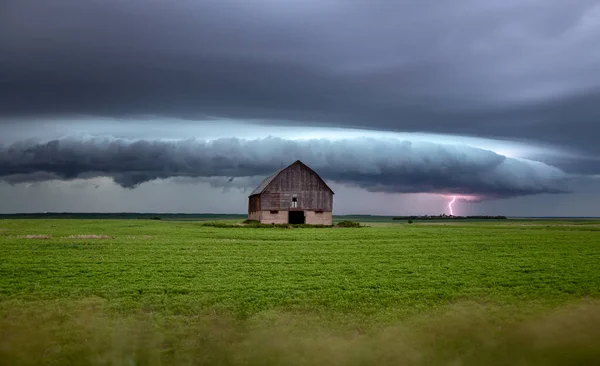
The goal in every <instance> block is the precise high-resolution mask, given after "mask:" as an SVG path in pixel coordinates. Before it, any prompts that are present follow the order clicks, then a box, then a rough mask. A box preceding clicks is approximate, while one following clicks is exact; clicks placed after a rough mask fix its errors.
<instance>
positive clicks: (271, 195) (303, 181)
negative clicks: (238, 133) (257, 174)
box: [248, 160, 333, 225]
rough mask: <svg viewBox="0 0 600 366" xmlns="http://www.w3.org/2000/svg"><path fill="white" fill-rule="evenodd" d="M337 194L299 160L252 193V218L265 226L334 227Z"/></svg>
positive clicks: (272, 176) (250, 203) (249, 205)
mask: <svg viewBox="0 0 600 366" xmlns="http://www.w3.org/2000/svg"><path fill="white" fill-rule="evenodd" d="M332 210H333V191H332V190H331V188H329V186H328V185H327V184H325V182H324V181H323V179H321V177H319V175H318V174H317V173H315V172H314V171H313V170H312V169H311V168H309V167H308V166H306V165H304V164H303V163H302V162H301V161H299V160H298V161H296V162H295V163H293V164H292V165H290V166H288V167H286V168H282V169H279V170H277V171H276V172H275V173H273V174H271V175H270V176H269V177H267V178H266V179H265V180H263V181H262V183H261V184H260V185H259V186H258V187H257V188H256V189H255V190H254V191H253V192H252V193H251V194H250V197H249V202H248V219H250V220H256V221H260V222H261V223H263V224H309V225H331V224H332Z"/></svg>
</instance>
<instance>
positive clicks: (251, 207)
mask: <svg viewBox="0 0 600 366" xmlns="http://www.w3.org/2000/svg"><path fill="white" fill-rule="evenodd" d="M258 211H260V196H259V195H254V196H250V199H249V200H248V213H252V212H258Z"/></svg>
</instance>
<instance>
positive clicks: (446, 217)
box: [392, 214, 507, 224]
mask: <svg viewBox="0 0 600 366" xmlns="http://www.w3.org/2000/svg"><path fill="white" fill-rule="evenodd" d="M506 219H507V217H506V216H451V215H446V214H441V215H437V216H434V215H423V216H395V217H393V218H392V220H409V224H410V223H412V221H413V220H421V221H426V220H506Z"/></svg>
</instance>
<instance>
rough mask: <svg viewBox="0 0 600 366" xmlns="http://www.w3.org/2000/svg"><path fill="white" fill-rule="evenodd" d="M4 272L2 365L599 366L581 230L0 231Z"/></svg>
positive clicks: (586, 229) (24, 223)
mask: <svg viewBox="0 0 600 366" xmlns="http://www.w3.org/2000/svg"><path fill="white" fill-rule="evenodd" d="M0 258H1V261H0V316H1V317H0V364H39V363H44V362H45V363H57V364H65V363H67V364H68V363H71V364H374V363H376V364H402V363H405V364H473V365H476V364H507V363H511V364H519V363H521V364H575V363H578V364H593V361H597V360H598V359H600V351H598V350H597V347H596V345H597V344H600V303H599V302H598V300H599V299H600V264H599V263H600V226H599V225H598V223H597V222H593V221H588V222H583V223H580V222H578V223H576V224H571V223H568V222H531V223H528V222H524V221H519V222H518V223H516V224H515V223H513V224H511V223H510V222H509V223H505V222H503V223H501V224H500V223H456V224H443V225H440V224H434V223H432V224H421V223H419V224H412V225H407V224H393V225H389V226H388V227H367V228H360V229H350V228H349V229H342V228H336V229H305V228H301V229H300V228H298V229H223V228H215V227H206V226H202V224H198V223H193V222H160V221H158V222H157V221H142V220H129V221H128V220H105V221H94V220H35V221H33V220H31V221H28V220H3V221H0ZM586 362H587V363H586Z"/></svg>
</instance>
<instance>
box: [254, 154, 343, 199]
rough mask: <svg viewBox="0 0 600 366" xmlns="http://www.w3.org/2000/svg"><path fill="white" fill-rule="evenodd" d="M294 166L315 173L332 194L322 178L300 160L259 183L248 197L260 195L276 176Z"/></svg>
mask: <svg viewBox="0 0 600 366" xmlns="http://www.w3.org/2000/svg"><path fill="white" fill-rule="evenodd" d="M294 164H302V165H304V166H305V167H306V168H307V169H308V170H310V171H311V172H313V173H315V175H316V176H317V177H318V178H319V179H320V180H321V182H323V184H325V187H327V189H329V190H330V191H331V193H333V190H332V189H331V188H329V186H328V185H327V183H325V181H324V180H323V178H321V177H320V176H319V174H317V173H316V172H315V171H314V170H312V169H311V168H310V167H309V166H308V165H306V164H304V163H303V162H301V161H300V160H296V161H295V162H293V163H292V164H290V165H288V166H287V167H285V168H281V169H277V171H275V173H273V174H271V175H269V176H268V177H267V178H265V179H264V180H263V181H262V182H260V184H259V185H258V187H256V189H255V190H253V191H252V193H250V196H254V195H255V194H261V193H262V192H263V191H264V190H265V188H267V186H268V185H269V184H271V182H272V181H273V179H275V178H277V176H278V175H279V173H281V172H282V171H284V170H286V169H287V168H289V167H291V166H292V165H294Z"/></svg>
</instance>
